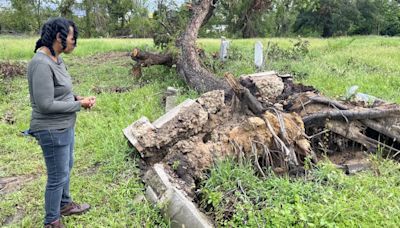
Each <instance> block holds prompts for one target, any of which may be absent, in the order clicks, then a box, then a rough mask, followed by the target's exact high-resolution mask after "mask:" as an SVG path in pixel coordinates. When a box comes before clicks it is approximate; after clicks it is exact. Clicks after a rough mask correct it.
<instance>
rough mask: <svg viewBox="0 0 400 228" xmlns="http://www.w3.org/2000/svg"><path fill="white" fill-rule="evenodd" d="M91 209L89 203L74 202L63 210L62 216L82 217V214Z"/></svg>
mask: <svg viewBox="0 0 400 228" xmlns="http://www.w3.org/2000/svg"><path fill="white" fill-rule="evenodd" d="M89 209H90V205H89V204H87V203H83V204H76V203H74V202H71V203H68V204H67V205H65V206H64V207H62V208H61V210H60V214H61V215H62V216H69V215H80V214H83V213H85V212H86V211H88V210H89Z"/></svg>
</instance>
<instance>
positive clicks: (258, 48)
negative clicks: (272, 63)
mask: <svg viewBox="0 0 400 228" xmlns="http://www.w3.org/2000/svg"><path fill="white" fill-rule="evenodd" d="M254 64H255V65H256V67H257V68H258V69H260V68H261V67H262V65H263V45H262V43H261V42H260V41H257V42H256V44H255V46H254Z"/></svg>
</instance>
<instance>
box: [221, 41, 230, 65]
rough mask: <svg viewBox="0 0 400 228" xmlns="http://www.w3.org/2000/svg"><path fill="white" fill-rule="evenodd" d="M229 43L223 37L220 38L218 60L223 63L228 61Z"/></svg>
mask: <svg viewBox="0 0 400 228" xmlns="http://www.w3.org/2000/svg"><path fill="white" fill-rule="evenodd" d="M228 49H229V41H227V40H226V39H225V38H224V37H222V38H221V48H220V50H219V59H220V60H221V61H225V60H227V59H228Z"/></svg>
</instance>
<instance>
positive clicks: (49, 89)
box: [28, 51, 80, 131]
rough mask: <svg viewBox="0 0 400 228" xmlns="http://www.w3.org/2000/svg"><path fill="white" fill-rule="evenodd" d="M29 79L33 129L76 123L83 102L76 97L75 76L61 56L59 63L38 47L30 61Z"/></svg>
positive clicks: (65, 126)
mask: <svg viewBox="0 0 400 228" xmlns="http://www.w3.org/2000/svg"><path fill="white" fill-rule="evenodd" d="M28 83H29V94H30V101H31V106H32V116H31V123H30V130H31V131H39V130H49V129H64V128H69V127H73V126H74V125H75V122H76V112H77V111H79V110H80V102H79V101H75V97H74V94H73V93H72V81H71V76H70V75H69V74H68V72H67V69H66V67H65V65H64V62H63V61H62V59H61V58H60V57H59V59H58V63H56V62H54V61H53V60H52V59H51V58H50V57H49V56H47V55H46V54H45V53H42V52H40V51H38V52H37V53H36V54H35V56H34V57H33V58H32V60H31V62H30V63H29V65H28Z"/></svg>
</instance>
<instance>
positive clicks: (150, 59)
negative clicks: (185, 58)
mask: <svg viewBox="0 0 400 228" xmlns="http://www.w3.org/2000/svg"><path fill="white" fill-rule="evenodd" d="M131 58H132V60H134V61H135V62H137V63H138V64H139V65H140V66H142V67H148V66H153V65H164V66H168V67H172V66H173V65H174V64H176V60H175V59H174V57H173V55H172V54H154V53H150V52H146V51H142V50H140V49H138V48H134V49H133V50H132V52H131Z"/></svg>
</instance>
